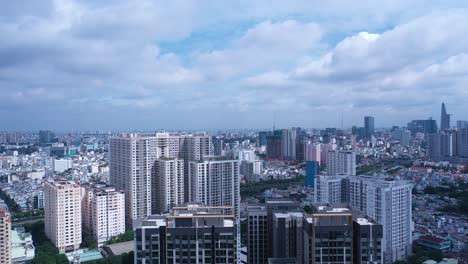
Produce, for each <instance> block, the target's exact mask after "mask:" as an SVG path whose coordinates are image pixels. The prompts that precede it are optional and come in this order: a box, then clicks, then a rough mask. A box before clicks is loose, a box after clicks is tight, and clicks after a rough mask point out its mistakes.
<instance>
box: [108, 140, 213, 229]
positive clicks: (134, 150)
mask: <svg viewBox="0 0 468 264" xmlns="http://www.w3.org/2000/svg"><path fill="white" fill-rule="evenodd" d="M212 153H213V146H212V141H211V137H210V136H209V135H208V134H206V133H192V134H187V133H165V132H159V133H151V134H125V135H122V136H119V137H114V138H111V139H110V146H109V156H110V161H109V163H110V164H109V178H110V183H111V185H113V186H116V187H118V188H120V189H122V190H124V191H125V194H126V197H125V201H126V206H125V207H126V214H127V216H126V222H127V225H128V226H130V225H131V224H132V220H133V219H137V218H142V217H145V216H147V215H150V214H151V210H152V209H153V206H152V192H151V189H152V186H153V185H152V184H151V179H152V175H154V170H155V168H156V167H155V166H154V164H155V161H156V160H157V159H159V158H181V159H183V160H184V166H183V167H184V181H183V182H184V187H183V190H184V202H187V201H190V190H191V189H190V186H191V185H190V177H189V172H188V163H189V162H190V161H193V160H200V159H201V158H202V157H203V156H205V155H212Z"/></svg>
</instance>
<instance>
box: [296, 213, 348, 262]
mask: <svg viewBox="0 0 468 264" xmlns="http://www.w3.org/2000/svg"><path fill="white" fill-rule="evenodd" d="M352 251H353V215H352V213H351V211H350V210H349V209H347V208H346V207H343V208H340V207H329V206H317V207H314V212H313V213H312V214H309V215H306V216H305V218H304V253H303V254H302V256H303V258H304V262H303V263H324V264H325V263H327V264H342V263H352V257H353V255H352Z"/></svg>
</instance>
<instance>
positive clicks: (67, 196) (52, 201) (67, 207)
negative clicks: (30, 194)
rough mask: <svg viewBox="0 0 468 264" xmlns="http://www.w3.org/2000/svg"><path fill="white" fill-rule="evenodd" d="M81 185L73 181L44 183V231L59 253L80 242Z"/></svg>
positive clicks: (71, 249) (69, 249) (76, 245)
mask: <svg viewBox="0 0 468 264" xmlns="http://www.w3.org/2000/svg"><path fill="white" fill-rule="evenodd" d="M81 220H82V219H81V187H80V185H79V184H78V183H75V182H73V181H54V182H46V183H45V184H44V224H45V233H46V235H47V237H48V238H49V239H50V241H51V242H52V243H53V244H54V245H55V246H56V247H57V248H58V250H59V252H60V253H64V252H69V251H75V250H77V249H78V248H79V247H80V244H81Z"/></svg>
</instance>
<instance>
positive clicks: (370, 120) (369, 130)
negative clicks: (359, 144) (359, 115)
mask: <svg viewBox="0 0 468 264" xmlns="http://www.w3.org/2000/svg"><path fill="white" fill-rule="evenodd" d="M364 131H365V132H364V133H365V136H364V137H365V138H366V139H370V138H371V136H373V135H374V132H375V128H374V117H373V116H365V117H364Z"/></svg>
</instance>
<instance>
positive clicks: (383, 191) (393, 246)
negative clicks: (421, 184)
mask: <svg viewBox="0 0 468 264" xmlns="http://www.w3.org/2000/svg"><path fill="white" fill-rule="evenodd" d="M349 190H350V191H349V193H350V205H351V206H352V207H354V208H356V209H359V210H361V211H362V212H363V213H365V214H366V215H368V216H369V217H371V218H372V219H374V220H375V221H377V222H378V223H380V224H382V226H383V242H382V248H383V256H384V263H393V262H395V261H397V260H400V259H404V258H407V257H408V256H410V255H411V254H412V251H411V249H412V233H411V222H412V219H411V184H410V183H409V182H407V181H404V180H394V179H390V178H385V177H376V176H372V177H370V176H357V177H350V183H349Z"/></svg>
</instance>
